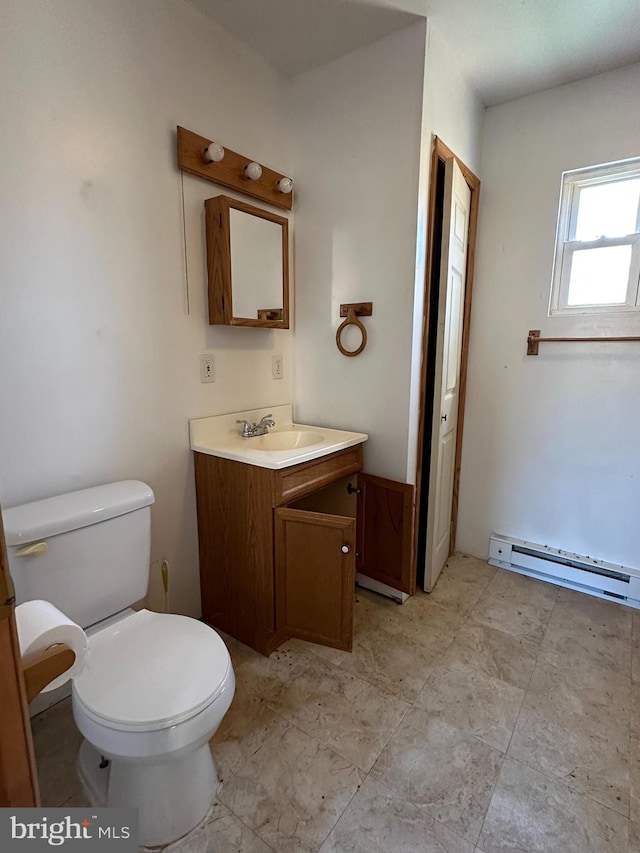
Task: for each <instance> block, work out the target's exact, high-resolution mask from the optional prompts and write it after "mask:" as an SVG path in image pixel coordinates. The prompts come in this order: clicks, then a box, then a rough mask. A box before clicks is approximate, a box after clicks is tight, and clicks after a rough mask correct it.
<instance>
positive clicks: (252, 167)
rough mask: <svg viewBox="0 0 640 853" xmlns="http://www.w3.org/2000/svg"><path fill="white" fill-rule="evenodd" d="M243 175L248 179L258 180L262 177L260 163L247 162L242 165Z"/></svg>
mask: <svg viewBox="0 0 640 853" xmlns="http://www.w3.org/2000/svg"><path fill="white" fill-rule="evenodd" d="M244 176H245V178H249V180H250V181H259V180H260V178H261V177H262V166H261V165H260V163H255V162H254V163H247V165H246V166H245V167H244Z"/></svg>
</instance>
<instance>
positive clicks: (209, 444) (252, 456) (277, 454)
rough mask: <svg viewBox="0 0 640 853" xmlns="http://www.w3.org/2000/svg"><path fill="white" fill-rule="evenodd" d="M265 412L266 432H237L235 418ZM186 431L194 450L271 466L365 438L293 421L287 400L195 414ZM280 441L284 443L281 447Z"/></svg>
mask: <svg viewBox="0 0 640 853" xmlns="http://www.w3.org/2000/svg"><path fill="white" fill-rule="evenodd" d="M269 414H270V415H272V416H273V420H274V421H275V422H276V425H275V427H273V428H272V429H270V430H269V433H268V435H264V436H254V437H253V438H242V437H241V436H240V431H241V428H242V427H241V425H240V424H237V423H236V420H238V419H243V420H246V421H250V422H252V423H256V422H258V421H260V420H261V419H262V418H263V417H264V416H265V415H269ZM189 433H190V436H191V449H192V450H195V451H197V452H198V453H208V454H209V455H210V456H219V457H220V458H222V459H231V460H232V461H234V462H244V463H245V464H247V465H257V466H259V467H260V468H275V469H278V468H288V467H289V466H290V465H298V464H299V463H300V462H308V461H309V460H311V459H318V458H319V457H321V456H327V455H328V454H329V453H337V451H339V450H345V449H346V448H347V447H353V446H354V445H356V444H362V443H363V442H365V441H366V440H367V438H368V436H367V435H366V434H365V433H361V432H348V431H346V430H339V429H329V428H327V427H320V426H311V425H308V424H296V423H293V407H292V406H291V404H287V405H285V406H270V407H266V408H263V409H251V410H250V411H246V412H233V413H231V414H228V415H215V416H213V417H210V418H197V419H196V420H191V421H189ZM281 445H285V447H284V449H282V447H281ZM289 445H292V446H289ZM269 447H271V448H273V449H268V448H269Z"/></svg>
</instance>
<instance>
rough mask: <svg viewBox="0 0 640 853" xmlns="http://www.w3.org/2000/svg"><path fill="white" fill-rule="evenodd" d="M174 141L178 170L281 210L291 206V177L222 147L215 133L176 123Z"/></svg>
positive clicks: (292, 194) (292, 191)
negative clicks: (176, 150)
mask: <svg viewBox="0 0 640 853" xmlns="http://www.w3.org/2000/svg"><path fill="white" fill-rule="evenodd" d="M177 143H178V167H179V168H180V170H181V171H183V172H188V173H189V174H191V175H196V176H197V177H198V178H204V180H205V181H211V182H212V183H214V184H220V185H221V186H223V187H228V188H229V189H230V190H233V191H234V192H238V193H243V194H244V195H247V196H251V197H252V198H256V199H258V200H259V201H262V202H266V203H267V204H271V205H273V206H274V207H280V208H282V209H283V210H291V209H292V208H293V197H294V194H295V190H294V189H293V188H292V187H293V181H292V179H291V178H289V177H288V176H287V175H283V174H282V172H276V171H274V170H273V169H270V168H269V167H268V166H265V165H261V164H260V163H257V162H255V161H254V160H252V159H251V158H250V157H246V156H245V155H244V154H240V153H238V152H237V151H233V150H232V149H231V148H226V147H223V146H222V144H221V143H220V137H219V136H218V139H217V141H216V140H212V139H211V137H210V136H209V137H207V136H199V135H198V134H197V133H194V132H193V131H192V130H187V129H186V128H184V127H178V128H177ZM281 182H282V183H281ZM289 187H291V189H289Z"/></svg>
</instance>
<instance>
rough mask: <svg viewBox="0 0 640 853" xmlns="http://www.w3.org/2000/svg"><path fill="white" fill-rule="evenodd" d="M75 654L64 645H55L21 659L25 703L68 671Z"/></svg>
mask: <svg viewBox="0 0 640 853" xmlns="http://www.w3.org/2000/svg"><path fill="white" fill-rule="evenodd" d="M75 660H76V653H75V652H74V651H73V649H72V648H71V647H70V646H68V645H67V644H66V643H57V644H56V645H55V646H49V648H48V649H45V650H44V651H41V652H31V654H28V655H24V656H23V657H22V658H21V663H22V674H23V676H24V684H25V688H26V692H27V702H32V701H33V700H34V699H35V698H36V696H37V695H38V693H40V692H41V691H42V690H43V688H45V687H46V686H47V684H50V683H51V682H52V681H53V680H54V679H56V678H58V676H60V675H62V673H63V672H66V671H67V670H68V669H70V668H71V667H72V666H73V664H74V663H75Z"/></svg>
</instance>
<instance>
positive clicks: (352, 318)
mask: <svg viewBox="0 0 640 853" xmlns="http://www.w3.org/2000/svg"><path fill="white" fill-rule="evenodd" d="M347 326H357V327H358V328H359V329H360V332H361V333H362V340H361V341H360V346H359V347H357V349H353V350H349V349H346V348H345V347H344V346H343V345H342V340H341V338H342V333H343V332H344V330H345V329H346V328H347ZM336 344H337V345H338V349H339V350H340V352H341V353H342V355H347V356H352V355H360V353H361V352H362V350H363V349H364V348H365V347H366V345H367V330H366V329H365V327H364V324H363V323H361V322H360V320H358V317H357V316H356V312H355V311H354V310H353V308H349V310H348V311H347V319H346V320H345V321H344V322H343V323H341V324H340V325H339V326H338V331H337V332H336Z"/></svg>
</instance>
